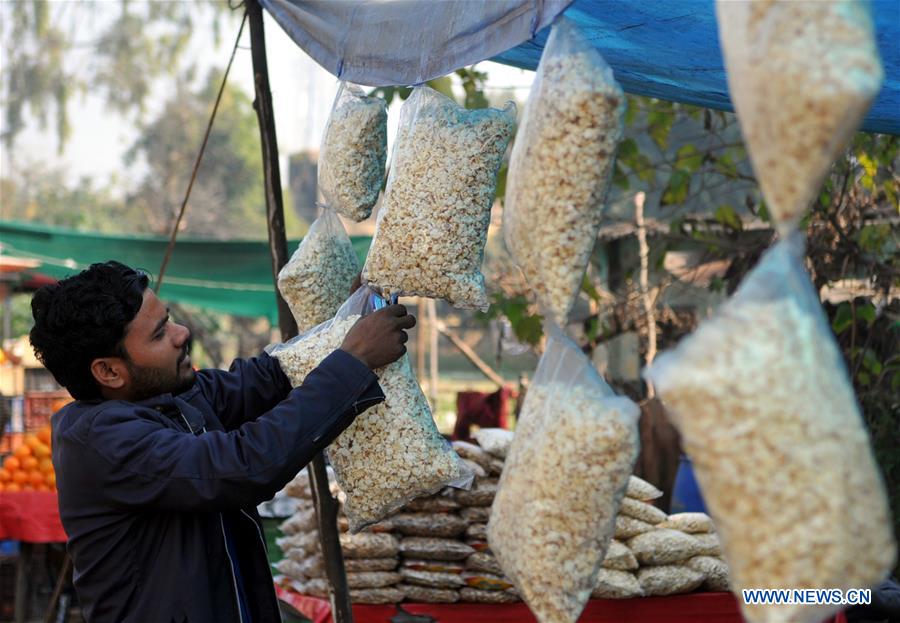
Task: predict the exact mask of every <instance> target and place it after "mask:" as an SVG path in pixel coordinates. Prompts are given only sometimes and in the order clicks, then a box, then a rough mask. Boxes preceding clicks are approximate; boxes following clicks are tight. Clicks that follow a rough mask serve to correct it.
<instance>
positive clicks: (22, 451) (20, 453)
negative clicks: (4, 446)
mask: <svg viewBox="0 0 900 623" xmlns="http://www.w3.org/2000/svg"><path fill="white" fill-rule="evenodd" d="M13 454H15V455H16V456H17V457H20V458H21V457H25V456H31V446H29V445H28V444H26V443H23V444H22V445H21V446H19V447H18V448H16V451H15V452H13Z"/></svg>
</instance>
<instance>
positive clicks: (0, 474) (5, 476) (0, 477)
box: [0, 469, 12, 482]
mask: <svg viewBox="0 0 900 623" xmlns="http://www.w3.org/2000/svg"><path fill="white" fill-rule="evenodd" d="M10 480H12V474H10V473H9V472H8V471H7V470H5V469H0V482H9V481H10Z"/></svg>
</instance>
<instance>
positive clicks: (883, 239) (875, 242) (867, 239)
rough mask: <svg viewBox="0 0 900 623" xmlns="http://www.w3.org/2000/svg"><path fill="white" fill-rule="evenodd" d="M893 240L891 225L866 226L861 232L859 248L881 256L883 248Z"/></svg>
mask: <svg viewBox="0 0 900 623" xmlns="http://www.w3.org/2000/svg"><path fill="white" fill-rule="evenodd" d="M890 238H891V225H890V223H881V224H879V225H865V226H864V227H863V228H862V229H860V230H859V235H858V238H857V239H858V241H859V246H860V247H862V248H863V249H864V250H865V251H869V252H871V253H876V254H880V253H881V250H882V247H884V245H885V244H886V243H887V242H888V240H890Z"/></svg>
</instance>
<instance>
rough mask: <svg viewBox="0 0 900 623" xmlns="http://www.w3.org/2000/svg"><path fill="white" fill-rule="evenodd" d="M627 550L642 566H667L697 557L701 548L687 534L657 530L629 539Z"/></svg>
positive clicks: (662, 529) (663, 529)
mask: <svg viewBox="0 0 900 623" xmlns="http://www.w3.org/2000/svg"><path fill="white" fill-rule="evenodd" d="M628 549H630V550H631V551H632V553H633V554H634V557H635V558H637V560H638V562H639V563H641V564H642V565H669V564H674V563H680V562H684V561H685V560H689V559H690V558H693V557H694V556H699V555H700V550H701V549H702V548H701V545H700V543H698V542H697V539H695V538H694V537H692V536H691V535H689V534H685V533H684V532H679V531H678V530H669V529H667V528H657V529H656V530H651V531H650V532H644V533H643V534H639V535H637V536H636V537H634V538H631V539H629V540H628Z"/></svg>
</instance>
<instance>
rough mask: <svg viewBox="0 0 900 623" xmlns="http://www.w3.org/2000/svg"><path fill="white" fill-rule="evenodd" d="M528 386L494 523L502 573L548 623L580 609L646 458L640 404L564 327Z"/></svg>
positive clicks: (492, 539) (571, 617) (491, 534)
mask: <svg viewBox="0 0 900 623" xmlns="http://www.w3.org/2000/svg"><path fill="white" fill-rule="evenodd" d="M549 334H550V339H549V341H548V343H547V349H546V351H545V352H544V354H543V356H542V357H541V361H540V364H539V365H538V369H537V372H536V374H535V377H534V380H533V381H532V383H531V385H530V386H529V388H528V394H527V396H526V398H525V404H524V406H523V409H522V415H521V417H520V420H519V424H518V426H517V430H516V436H515V439H514V440H513V443H512V447H511V448H510V450H509V454H508V455H507V459H506V465H505V467H504V469H503V475H502V476H501V477H500V485H499V490H498V491H497V494H496V497H495V499H494V503H493V508H492V510H491V517H490V521H489V523H488V542H489V543H490V547H491V550H492V551H493V553H494V554H495V555H496V557H497V561H498V562H499V563H500V566H501V567H502V569H503V572H504V573H505V574H506V575H507V576H508V577H509V578H510V579H511V580H512V581H513V582H514V583H515V585H516V588H517V589H518V591H519V593H521V595H522V598H523V599H524V600H525V601H526V602H527V603H528V607H529V608H530V609H531V611H532V612H533V613H534V615H535V616H536V617H537V618H538V620H539V621H541V622H542V623H547V622H551V621H552V622H554V623H557V622H563V621H570V622H572V623H574V621H576V620H577V619H578V616H579V615H580V614H581V611H582V610H583V608H584V605H585V603H586V602H587V600H588V599H589V598H590V595H591V592H592V591H593V590H594V588H595V587H596V580H597V573H598V570H599V569H600V565H601V563H602V562H603V559H604V557H605V556H606V550H607V547H608V546H609V543H610V540H611V538H612V536H613V531H614V524H615V517H616V515H617V513H618V510H619V503H620V501H621V500H622V497H623V496H624V495H625V489H626V487H627V485H628V478H629V475H630V474H631V472H632V469H633V467H634V462H635V460H636V459H637V455H638V447H639V438H638V430H637V420H638V417H639V415H640V409H639V408H638V406H637V405H636V404H634V403H633V402H632V401H631V400H629V399H628V398H624V397H621V396H616V395H615V394H614V393H613V391H612V389H611V388H610V387H609V386H608V385H607V384H606V382H604V380H603V379H602V378H601V377H600V375H599V374H598V373H597V371H596V370H595V369H594V367H593V366H592V365H591V362H590V361H589V360H588V358H587V357H586V356H585V355H584V354H583V353H582V352H581V350H580V349H579V348H578V346H577V345H576V344H574V343H573V342H572V341H571V340H569V339H568V338H567V337H565V336H564V335H563V334H562V332H561V331H559V330H558V329H556V328H555V327H551V328H550V329H549Z"/></svg>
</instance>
